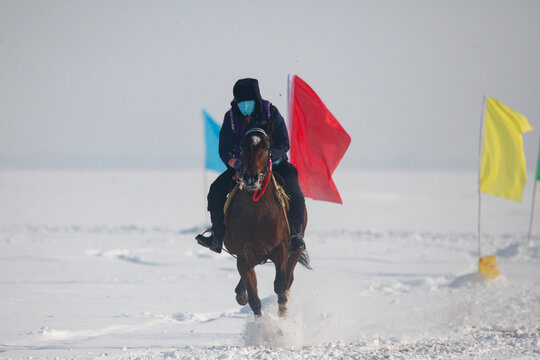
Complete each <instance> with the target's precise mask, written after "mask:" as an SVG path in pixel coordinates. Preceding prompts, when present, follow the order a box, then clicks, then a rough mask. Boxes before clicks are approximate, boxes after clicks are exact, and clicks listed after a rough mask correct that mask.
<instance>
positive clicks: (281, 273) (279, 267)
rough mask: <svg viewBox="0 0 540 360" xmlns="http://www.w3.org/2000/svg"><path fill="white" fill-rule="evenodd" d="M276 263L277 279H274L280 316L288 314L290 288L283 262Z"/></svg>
mask: <svg viewBox="0 0 540 360" xmlns="http://www.w3.org/2000/svg"><path fill="white" fill-rule="evenodd" d="M275 265H276V279H275V280H274V292H275V293H276V294H277V296H278V305H279V310H278V313H279V316H280V317H285V316H287V312H288V309H287V302H288V300H289V289H288V282H287V277H286V274H285V269H284V266H283V262H279V261H278V262H275Z"/></svg>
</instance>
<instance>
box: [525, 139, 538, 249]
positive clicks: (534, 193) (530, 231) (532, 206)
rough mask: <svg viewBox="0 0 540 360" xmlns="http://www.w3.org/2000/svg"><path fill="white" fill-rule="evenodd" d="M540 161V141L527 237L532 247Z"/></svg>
mask: <svg viewBox="0 0 540 360" xmlns="http://www.w3.org/2000/svg"><path fill="white" fill-rule="evenodd" d="M538 161H540V141H539V143H538V156H537V158H536V171H535V173H534V187H533V195H532V201H531V219H530V220H529V235H528V236H527V242H528V243H529V245H532V243H531V233H532V225H533V217H534V200H535V199H536V183H537V182H538Z"/></svg>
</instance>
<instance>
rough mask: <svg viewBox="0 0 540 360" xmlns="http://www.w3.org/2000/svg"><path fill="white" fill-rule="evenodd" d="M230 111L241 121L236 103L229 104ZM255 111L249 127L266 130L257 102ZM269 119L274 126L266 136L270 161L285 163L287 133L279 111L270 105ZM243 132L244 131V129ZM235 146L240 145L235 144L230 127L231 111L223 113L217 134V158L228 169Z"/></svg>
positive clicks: (287, 143) (288, 146)
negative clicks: (268, 142) (223, 116)
mask: <svg viewBox="0 0 540 360" xmlns="http://www.w3.org/2000/svg"><path fill="white" fill-rule="evenodd" d="M231 105H232V111H233V112H234V114H235V115H234V116H235V117H236V118H238V119H243V118H244V117H243V115H242V114H241V113H240V110H238V106H237V105H236V101H233V102H232V103H231ZM256 108H257V111H256V113H255V116H254V119H253V120H252V121H253V123H252V124H250V125H251V127H261V128H266V126H265V125H266V119H263V118H264V117H263V116H261V112H262V111H261V108H262V107H261V106H260V102H259V101H258V102H257V107H256ZM270 119H271V120H273V123H274V126H273V131H272V132H271V133H269V134H268V136H270V153H271V156H272V161H273V162H274V163H276V162H278V161H279V160H280V159H281V161H287V151H289V148H290V143H289V133H288V132H287V126H286V125H285V120H283V117H282V116H281V114H280V113H279V110H278V109H277V108H276V107H275V106H274V105H272V104H270ZM244 131H245V129H244ZM235 145H240V144H239V143H237V139H236V137H235V135H234V132H233V128H232V126H231V111H230V110H229V111H227V113H225V118H224V119H223V125H222V126H221V130H220V132H219V156H220V157H221V160H222V161H223V162H224V163H225V165H226V166H227V167H229V160H230V159H231V158H232V157H234V148H235Z"/></svg>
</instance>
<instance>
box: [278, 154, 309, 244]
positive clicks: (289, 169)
mask: <svg viewBox="0 0 540 360" xmlns="http://www.w3.org/2000/svg"><path fill="white" fill-rule="evenodd" d="M274 171H276V172H277V173H278V174H280V175H281V177H282V178H283V182H284V185H285V192H287V194H288V195H289V196H290V197H291V201H290V209H289V214H288V215H289V223H290V227H291V251H301V250H304V249H305V248H306V243H305V242H304V236H303V233H302V229H303V224H304V211H305V206H306V204H305V199H304V194H302V190H301V189H300V185H299V184H298V171H297V170H296V168H295V167H294V166H293V165H292V164H291V163H289V162H286V161H283V162H281V163H280V164H279V165H277V166H276V167H275V168H274Z"/></svg>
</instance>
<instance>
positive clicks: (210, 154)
mask: <svg viewBox="0 0 540 360" xmlns="http://www.w3.org/2000/svg"><path fill="white" fill-rule="evenodd" d="M203 118H204V138H205V141H206V168H207V169H208V170H215V171H217V172H223V171H225V169H227V167H226V166H225V164H223V162H222V161H221V158H220V157H219V148H218V146H219V125H218V124H216V122H215V121H214V119H212V117H211V116H210V115H208V113H207V112H206V110H203Z"/></svg>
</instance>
